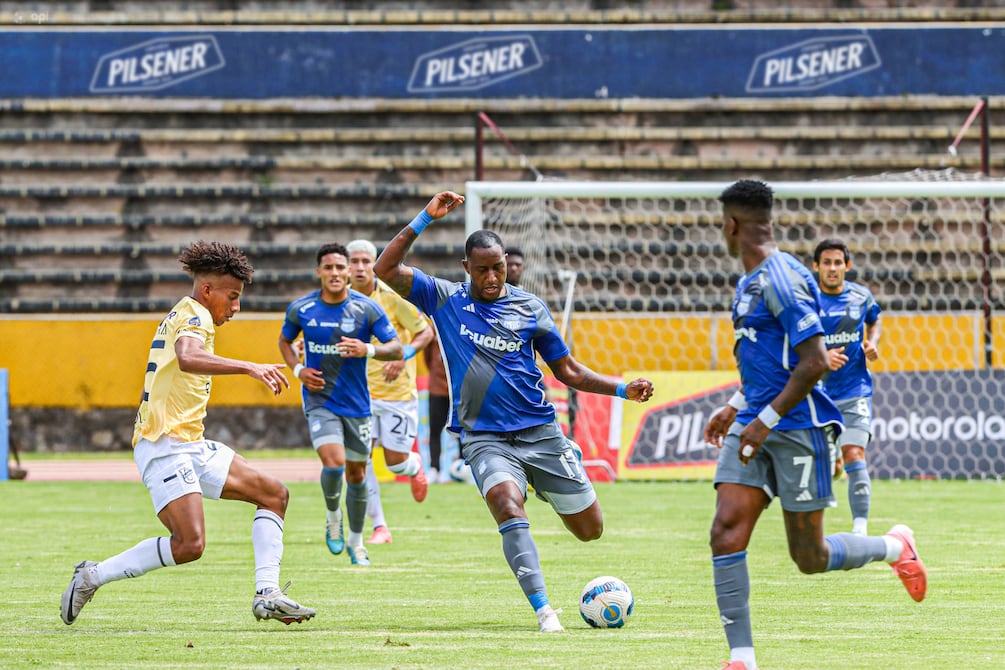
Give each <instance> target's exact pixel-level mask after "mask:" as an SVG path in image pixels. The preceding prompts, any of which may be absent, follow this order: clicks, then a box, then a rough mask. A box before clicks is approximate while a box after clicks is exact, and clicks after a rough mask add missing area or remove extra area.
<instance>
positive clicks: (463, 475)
mask: <svg viewBox="0 0 1005 670" xmlns="http://www.w3.org/2000/svg"><path fill="white" fill-rule="evenodd" d="M449 472H450V478H451V479H452V480H454V481H455V482H460V483H461V484H474V483H475V477H474V475H472V474H471V466H470V465H468V464H467V463H465V462H464V459H463V458H458V459H457V460H455V461H454V462H453V463H451V464H450V471H449Z"/></svg>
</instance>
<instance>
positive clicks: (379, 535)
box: [366, 526, 391, 544]
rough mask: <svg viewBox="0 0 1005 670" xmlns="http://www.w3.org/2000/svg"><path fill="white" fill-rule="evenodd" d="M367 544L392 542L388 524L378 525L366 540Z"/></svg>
mask: <svg viewBox="0 0 1005 670" xmlns="http://www.w3.org/2000/svg"><path fill="white" fill-rule="evenodd" d="M366 543H367V544H391V531H389V530H388V529H387V526H377V527H376V528H374V529H373V534H372V535H371V536H370V539H369V540H367V541H366Z"/></svg>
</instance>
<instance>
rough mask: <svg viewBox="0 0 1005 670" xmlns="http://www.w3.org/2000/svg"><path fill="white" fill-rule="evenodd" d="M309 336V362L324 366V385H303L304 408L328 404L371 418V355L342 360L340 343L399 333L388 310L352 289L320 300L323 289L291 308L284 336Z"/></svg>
mask: <svg viewBox="0 0 1005 670" xmlns="http://www.w3.org/2000/svg"><path fill="white" fill-rule="evenodd" d="M301 332H303V334H304V344H305V349H306V351H305V356H304V366H305V367H308V368H315V369H317V370H321V372H322V374H324V378H325V387H324V388H323V389H322V390H320V391H317V392H315V391H309V390H307V387H306V386H304V387H303V399H304V409H306V410H308V411H310V410H312V409H316V408H318V407H325V408H327V409H329V410H331V411H332V412H333V413H334V414H336V415H338V416H351V417H364V416H370V390H369V387H368V386H367V381H366V363H367V360H368V359H367V358H365V357H363V358H342V357H341V356H339V355H338V353H337V352H336V350H335V347H336V346H337V345H338V343H339V342H341V341H342V337H343V336H345V337H353V338H356V339H358V340H362V341H363V342H369V341H370V339H371V337H376V338H377V339H378V340H380V341H381V342H389V341H390V340H393V339H395V338H396V337H398V335H397V333H395V332H394V328H393V327H392V326H391V322H390V321H388V318H387V314H386V313H385V312H384V310H383V308H382V307H381V306H380V305H379V304H377V301H375V300H371V299H370V298H369V297H367V296H365V295H363V294H362V293H359V292H357V291H354V290H352V289H349V297H348V298H346V299H345V300H343V301H342V302H340V303H335V304H331V303H327V302H324V301H323V300H321V290H320V289H318V290H317V291H314V292H312V293H308V294H307V295H305V296H303V297H302V298H297V299H296V300H294V301H293V302H292V303H291V304H290V306H289V307H288V308H287V309H286V320H285V321H283V337H285V338H286V339H288V340H294V339H296V337H297V335H299V334H300V333H301Z"/></svg>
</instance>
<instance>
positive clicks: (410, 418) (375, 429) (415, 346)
mask: <svg viewBox="0 0 1005 670" xmlns="http://www.w3.org/2000/svg"><path fill="white" fill-rule="evenodd" d="M346 250H347V251H348V252H349V284H350V286H351V287H352V288H353V290H355V291H358V292H359V293H362V294H363V295H365V296H368V297H370V298H373V299H374V300H376V301H377V302H378V303H379V304H380V306H381V307H383V308H384V311H385V312H386V313H387V318H388V319H390V321H391V326H392V327H393V328H394V330H395V332H396V333H397V334H398V339H399V341H401V343H402V344H403V345H404V346H403V349H404V357H403V358H402V359H401V360H397V361H383V362H381V361H377V360H371V361H370V362H369V363H368V364H367V383H368V385H369V388H370V410H371V412H372V413H373V419H372V421H371V434H372V435H373V444H374V446H376V445H378V444H379V445H381V446H382V447H384V460H385V461H386V462H387V467H388V469H389V470H390V471H391V472H393V473H394V474H396V475H397V474H400V475H406V476H408V477H409V484H410V485H411V487H412V497H413V498H415V501H416V502H422V501H423V500H425V499H426V493H427V492H428V490H429V483H428V481H427V480H426V475H425V473H424V472H423V471H422V459H421V457H420V456H419V454H417V453H415V452H413V451H412V444H413V443H414V442H415V436H416V435H418V432H419V392H418V390H417V389H416V386H415V358H414V357H415V355H416V354H417V353H418V352H420V351H422V350H423V349H425V348H426V346H428V345H429V343H430V342H431V341H432V339H433V327H432V326H431V325H430V323H429V321H428V320H426V317H424V316H423V315H422V313H421V312H419V310H417V309H416V308H415V306H414V305H413V304H411V303H410V302H408V301H407V300H405V299H404V298H402V297H401V296H400V295H398V294H397V293H395V292H394V291H393V290H391V287H389V286H388V285H387V284H385V283H384V282H382V281H378V280H377V278H376V277H375V276H374V274H373V263H374V261H375V260H377V247H375V246H374V245H373V243H372V242H370V241H369V240H353V241H352V242H350V243H349V244H347V245H346ZM366 485H367V494H368V498H367V501H368V502H367V508H366V513H367V516H369V517H370V521H371V522H372V523H373V534H372V535H370V538H369V539H368V540H367V543H368V544H387V543H389V542H391V531H390V529H389V528H388V527H387V520H386V519H385V518H384V506H383V504H381V500H380V482H378V481H377V474H376V473H375V472H374V471H373V463H372V462H371V463H370V464H369V466H368V467H367V469H366Z"/></svg>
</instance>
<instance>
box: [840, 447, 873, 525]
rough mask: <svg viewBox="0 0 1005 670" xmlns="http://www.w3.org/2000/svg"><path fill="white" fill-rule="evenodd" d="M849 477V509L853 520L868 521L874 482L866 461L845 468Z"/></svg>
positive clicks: (855, 462) (850, 464) (853, 463)
mask: <svg viewBox="0 0 1005 670" xmlns="http://www.w3.org/2000/svg"><path fill="white" fill-rule="evenodd" d="M844 471H845V473H846V474H847V475H848V507H850V508H851V517H852V518H853V519H868V518H869V504H870V503H871V502H872V482H871V480H870V479H869V469H868V468H867V467H866V465H865V461H854V462H852V463H849V464H848V465H846V466H845V469H844Z"/></svg>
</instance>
